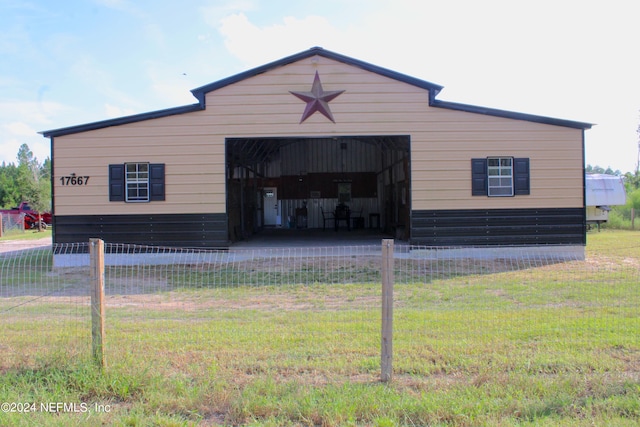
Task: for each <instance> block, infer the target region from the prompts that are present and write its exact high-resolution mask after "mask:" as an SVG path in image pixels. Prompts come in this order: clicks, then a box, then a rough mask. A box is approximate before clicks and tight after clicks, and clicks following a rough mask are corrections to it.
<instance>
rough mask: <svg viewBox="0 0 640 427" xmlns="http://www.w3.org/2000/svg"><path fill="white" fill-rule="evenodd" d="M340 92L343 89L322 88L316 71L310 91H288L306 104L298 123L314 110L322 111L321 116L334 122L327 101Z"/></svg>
mask: <svg viewBox="0 0 640 427" xmlns="http://www.w3.org/2000/svg"><path fill="white" fill-rule="evenodd" d="M342 92H344V90H331V91H326V92H325V91H324V89H322V83H321V82H320V76H319V75H318V72H317V71H316V76H315V77H314V79H313V85H312V86H311V92H293V91H289V93H291V94H292V95H294V96H296V97H298V98H300V99H301V100H303V101H304V102H306V103H307V106H306V107H305V109H304V112H303V113H302V118H301V119H300V123H302V122H304V121H305V120H307V119H308V118H309V117H310V116H311V115H313V113H315V112H316V111H318V112H320V113H322V115H323V116H325V117H326V118H328V119H329V120H331V121H332V122H333V123H335V122H336V121H335V120H333V114H331V109H330V108H329V102H330V101H332V100H334V99H335V98H337V97H338V95H340V94H341V93H342Z"/></svg>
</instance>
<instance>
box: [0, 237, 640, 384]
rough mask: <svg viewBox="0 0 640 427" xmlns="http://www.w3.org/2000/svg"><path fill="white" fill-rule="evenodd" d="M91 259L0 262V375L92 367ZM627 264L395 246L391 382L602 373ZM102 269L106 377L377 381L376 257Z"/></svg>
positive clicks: (625, 321) (60, 250)
mask: <svg viewBox="0 0 640 427" xmlns="http://www.w3.org/2000/svg"><path fill="white" fill-rule="evenodd" d="M89 252H90V251H89V246H88V244H87V243H78V244H69V245H55V247H54V248H53V250H52V249H38V250H23V251H16V252H13V253H5V254H0V336H2V337H3V340H2V342H1V343H0V364H1V366H0V368H2V369H8V368H12V367H23V366H29V365H30V364H32V363H34V361H35V360H37V359H38V358H42V357H46V356H47V355H49V354H58V355H60V354H63V355H64V356H65V357H86V356H87V355H89V354H90V352H91V306H90V305H91V298H90V294H91V288H90V286H91V279H90V271H89V264H90V254H89ZM629 252H630V251H621V253H619V254H613V255H611V254H607V255H595V256H589V257H587V258H586V259H584V258H583V257H582V256H580V254H576V253H572V252H568V253H562V252H558V251H554V250H553V248H546V249H544V248H543V249H542V250H541V249H538V250H533V249H530V248H511V249H507V250H503V251H501V252H495V251H491V250H488V249H482V248H465V249H461V248H431V247H419V246H409V245H396V246H395V250H394V253H393V269H394V278H395V280H394V282H395V287H394V294H393V303H394V309H393V310H394V312H393V343H394V344H393V345H394V353H393V370H394V374H395V375H399V376H401V377H402V376H404V377H407V378H410V377H412V376H415V375H440V374H455V372H456V371H458V370H464V371H469V370H471V371H474V372H483V371H487V370H489V371H490V370H491V367H492V366H494V365H496V364H497V363H498V362H499V363H500V366H505V365H506V366H510V365H511V366H513V368H514V369H530V370H531V371H532V372H540V373H558V372H562V371H563V369H576V366H577V367H578V369H585V370H589V369H604V368H606V369H611V370H612V371H615V370H616V369H617V368H616V363H615V360H617V359H616V358H617V357H620V358H624V357H625V354H626V353H625V352H629V351H631V350H630V349H634V348H635V349H637V348H638V345H639V344H640V341H639V340H640V338H639V336H640V334H639V333H638V332H640V317H639V316H638V313H639V311H638V309H639V308H640V290H639V289H638V283H639V282H640V256H637V255H629ZM631 252H632V253H635V254H638V253H640V251H639V250H638V249H637V248H635V249H634V250H633V251H631ZM104 263H105V268H104V284H105V330H106V339H105V342H104V350H105V354H106V360H107V364H108V365H120V364H126V363H127V361H128V360H130V358H136V359H140V358H142V359H145V360H147V361H148V363H149V364H150V366H154V367H155V368H158V369H161V368H162V367H166V366H169V365H170V366H171V367H172V369H178V370H180V369H185V370H188V369H191V367H193V366H194V365H198V366H206V367H207V368H206V369H209V370H211V371H217V370H225V371H227V372H233V373H234V377H235V378H237V380H238V381H240V382H241V381H242V378H243V377H248V376H251V375H253V374H255V373H258V372H267V371H268V372H273V373H274V374H277V375H282V376H292V375H295V376H296V377H300V376H303V377H305V378H306V379H307V381H311V382H323V381H325V382H326V381H332V379H335V378H336V377H344V376H347V377H349V378H376V377H377V376H378V375H379V372H380V357H381V321H382V314H381V301H382V289H381V265H382V246H381V245H367V246H339V247H310V248H304V247H296V248H290V249H285V248H270V249H242V250H187V249H175V248H158V247H147V246H135V245H115V244H106V245H105V255H104ZM603 352H604V353H606V354H607V356H611V358H608V359H607V360H610V362H607V363H609V364H610V366H609V365H608V366H607V367H604V368H603V367H601V366H596V365H597V364H598V362H597V360H599V358H600V360H601V359H602V358H601V357H600V356H602V355H603ZM569 367H570V368H569ZM625 369H626V368H625ZM636 374H637V373H636Z"/></svg>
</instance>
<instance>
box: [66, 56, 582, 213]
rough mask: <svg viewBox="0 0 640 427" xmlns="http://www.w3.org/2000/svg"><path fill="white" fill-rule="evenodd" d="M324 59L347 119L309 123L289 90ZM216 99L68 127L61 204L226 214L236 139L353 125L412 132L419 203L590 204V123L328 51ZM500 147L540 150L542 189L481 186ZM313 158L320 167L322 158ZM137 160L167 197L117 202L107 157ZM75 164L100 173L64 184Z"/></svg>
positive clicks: (535, 171)
mask: <svg viewBox="0 0 640 427" xmlns="http://www.w3.org/2000/svg"><path fill="white" fill-rule="evenodd" d="M316 70H318V71H319V73H320V77H321V80H322V85H323V88H324V89H325V90H345V92H344V93H343V94H341V95H340V96H338V97H337V98H335V99H334V100H333V101H331V103H330V108H331V110H332V112H333V116H334V118H335V120H336V123H332V122H331V121H329V120H328V119H327V118H326V117H324V116H322V115H321V114H319V113H316V114H314V115H312V116H311V117H310V118H308V119H307V120H306V121H305V122H303V123H299V122H300V118H301V115H302V111H303V110H304V103H303V102H302V101H301V100H299V99H298V98H296V97H294V96H293V95H291V94H290V93H289V91H309V90H310V89H311V84H312V81H313V76H314V73H315V71H316ZM206 105H207V109H206V110H205V111H198V112H192V113H187V114H181V115H175V116H169V117H164V118H159V119H153V120H147V121H143V122H136V123H130V124H126V125H121V126H117V127H109V128H104V129H98V130H93V131H88V132H84V133H78V134H73V135H67V136H61V137H56V138H55V141H54V159H55V163H54V166H55V169H54V176H55V177H56V179H54V185H55V203H56V214H57V215H79V214H83V215H99V214H121V213H122V214H125V213H126V214H136V213H154V212H155V213H166V214H170V213H185V212H199V213H223V212H225V158H224V152H225V148H224V146H225V144H224V143H225V138H227V137H235V138H241V137H307V136H308V137H332V136H344V135H363V136H364V135H410V138H411V171H412V209H457V208H469V209H482V208H515V207H533V206H539V207H579V206H582V205H583V200H582V131H581V130H575V129H569V128H563V127H557V126H551V125H545V124H539V123H532V122H526V121H519V120H511V119H506V118H500V117H493V116H485V115H480V114H472V113H468V112H461V111H453V110H446V109H441V108H431V107H429V105H428V93H427V91H425V90H424V89H420V88H417V87H414V86H411V85H408V84H405V83H402V82H399V81H396V80H392V79H388V78H386V77H384V76H381V75H378V74H374V73H369V72H366V71H363V70H361V69H359V68H357V67H353V66H351V65H347V64H343V63H340V62H336V61H333V60H331V59H328V58H324V57H313V58H307V59H304V60H302V61H300V62H298V63H294V64H290V65H287V66H283V67H280V68H276V69H273V70H270V71H268V72H266V73H264V74H260V75H257V76H254V77H251V78H248V79H246V80H243V81H240V82H237V83H235V84H232V85H230V86H226V87H223V88H221V89H218V90H216V91H213V92H210V93H208V94H207V96H206ZM491 155H509V156H517V157H528V158H530V159H531V195H529V196H518V197H511V198H485V197H471V178H470V176H471V172H470V159H471V158H473V157H486V156H491ZM366 156H367V157H368V156H369V154H366ZM312 158H315V156H312V157H309V159H308V166H313V167H321V165H315V166H314V164H313V163H312V162H310V161H309V160H311V159H312ZM361 160H362V159H361ZM130 161H148V162H156V163H165V165H166V201H164V202H153V203H140V204H136V203H115V202H111V203H110V202H109V201H108V186H107V184H108V182H107V165H108V164H110V163H124V162H130ZM356 161H357V160H354V162H356ZM363 161H364V160H363ZM349 167H354V168H360V167H365V166H364V165H360V166H358V165H357V164H356V163H353V164H350V166H349ZM72 172H73V173H76V174H77V175H88V176H91V181H90V184H89V185H88V186H82V187H63V186H60V183H59V180H58V179H57V178H58V177H60V176H63V175H69V174H70V173H72Z"/></svg>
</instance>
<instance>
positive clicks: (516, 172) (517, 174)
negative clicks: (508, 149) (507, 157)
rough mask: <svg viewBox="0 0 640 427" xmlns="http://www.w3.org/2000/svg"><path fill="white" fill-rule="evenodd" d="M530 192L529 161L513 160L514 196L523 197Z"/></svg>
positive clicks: (523, 159)
mask: <svg viewBox="0 0 640 427" xmlns="http://www.w3.org/2000/svg"><path fill="white" fill-rule="evenodd" d="M530 192H531V187H530V185H529V159H528V158H527V159H525V158H522V159H513V195H514V196H522V195H527V194H529V193H530Z"/></svg>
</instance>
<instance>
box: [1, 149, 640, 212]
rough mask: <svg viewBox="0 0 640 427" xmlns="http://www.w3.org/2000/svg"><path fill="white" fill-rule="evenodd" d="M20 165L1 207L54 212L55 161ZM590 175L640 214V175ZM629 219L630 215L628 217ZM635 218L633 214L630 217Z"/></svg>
mask: <svg viewBox="0 0 640 427" xmlns="http://www.w3.org/2000/svg"><path fill="white" fill-rule="evenodd" d="M17 160H18V163H17V164H15V163H9V164H7V163H6V162H2V165H0V208H2V209H10V208H11V207H14V206H17V205H19V204H20V202H23V201H25V202H29V204H30V205H31V207H32V208H33V209H34V210H36V211H39V212H46V211H50V210H51V159H50V158H49V157H47V158H46V159H45V160H44V161H43V162H42V163H40V162H39V161H38V159H37V158H36V157H35V156H34V155H33V152H32V151H31V149H30V148H29V146H28V145H27V144H22V145H21V146H20V148H19V149H18V154H17ZM585 172H587V173H603V174H608V175H617V176H621V177H623V178H624V183H625V187H626V190H627V200H628V203H627V205H628V206H627V208H632V209H633V210H635V211H640V172H639V171H638V170H636V171H635V172H627V173H624V174H623V173H622V172H620V170H613V169H611V168H610V167H608V168H606V169H605V168H603V167H601V166H598V165H595V166H592V165H587V166H586V168H585ZM625 216H627V215H625ZM630 216H631V217H632V218H631V219H633V215H630Z"/></svg>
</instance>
